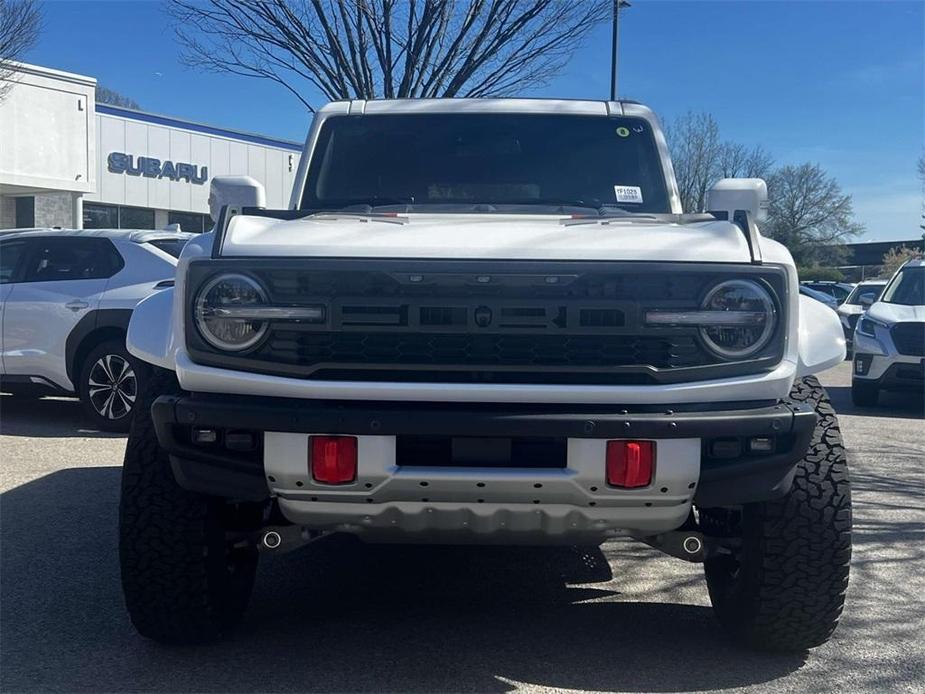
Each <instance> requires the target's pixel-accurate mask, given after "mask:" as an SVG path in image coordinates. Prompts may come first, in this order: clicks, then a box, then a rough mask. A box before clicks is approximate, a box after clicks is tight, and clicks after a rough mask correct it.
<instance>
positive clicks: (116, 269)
mask: <svg viewBox="0 0 925 694" xmlns="http://www.w3.org/2000/svg"><path fill="white" fill-rule="evenodd" d="M190 237H192V234H182V233H172V232H166V233H165V232H157V231H128V230H92V231H91V230H87V231H83V230H60V229H32V230H22V231H10V232H3V233H2V234H0V388H2V390H4V391H6V392H11V393H13V394H18V395H23V396H25V395H42V394H54V393H63V394H77V395H78V396H79V397H80V400H81V403H82V404H83V407H84V410H85V411H86V413H87V415H88V416H89V417H90V419H91V420H92V421H93V422H94V424H95V425H96V426H98V427H99V428H101V429H106V430H111V431H127V430H128V426H129V422H130V419H131V413H132V411H133V409H134V403H135V401H136V398H137V396H138V388H139V383H138V378H139V375H138V372H137V370H136V368H135V360H134V359H133V358H132V357H131V356H130V355H129V354H128V352H127V351H126V349H125V331H126V329H127V328H128V323H129V318H130V316H131V314H132V310H133V309H134V307H135V304H137V303H138V302H139V301H140V300H141V299H143V298H144V297H146V296H147V295H148V294H150V293H151V292H152V291H156V290H158V289H163V288H165V287H169V286H172V285H173V276H174V272H175V270H176V263H177V256H179V255H180V251H181V250H182V248H183V245H184V244H185V243H186V241H187V240H188V239H189V238H190Z"/></svg>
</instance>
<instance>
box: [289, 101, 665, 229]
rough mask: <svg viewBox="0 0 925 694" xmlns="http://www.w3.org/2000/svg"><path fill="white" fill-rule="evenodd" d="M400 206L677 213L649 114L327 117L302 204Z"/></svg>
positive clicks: (324, 207)
mask: <svg viewBox="0 0 925 694" xmlns="http://www.w3.org/2000/svg"><path fill="white" fill-rule="evenodd" d="M394 204H400V205H410V206H413V209H417V208H419V207H422V208H424V209H427V208H428V207H430V209H434V206H443V207H444V208H445V209H448V210H449V209H452V210H454V211H456V210H458V211H467V210H470V209H472V208H473V207H474V206H478V205H483V206H485V205H490V206H491V208H492V210H497V211H510V212H551V211H553V210H552V209H543V208H557V207H562V206H573V207H579V206H580V207H585V206H586V207H593V208H601V207H606V208H607V209H613V210H614V211H615V212H617V213H619V211H620V210H625V211H629V212H648V213H652V212H655V213H669V212H671V208H670V206H669V202H668V192H667V189H666V186H665V178H664V174H663V172H662V166H661V159H660V157H659V154H658V149H657V147H656V145H655V139H654V137H653V135H652V129H651V128H650V127H649V124H648V123H647V122H646V121H645V120H643V119H640V118H622V117H620V118H607V117H594V116H580V115H538V114H522V113H520V114H508V113H491V114H485V113H479V114H394V115H374V116H362V117H356V116H336V117H332V118H329V119H328V120H327V121H325V123H324V125H323V126H322V129H321V132H320V133H319V137H318V141H317V143H316V146H315V149H314V154H313V156H312V159H311V163H310V165H309V170H308V177H307V182H306V187H305V191H304V193H303V196H302V205H301V207H302V209H304V210H331V209H340V208H344V207H348V206H352V205H370V206H377V205H394ZM472 211H486V210H479V209H475V210H472ZM488 211H491V210H488Z"/></svg>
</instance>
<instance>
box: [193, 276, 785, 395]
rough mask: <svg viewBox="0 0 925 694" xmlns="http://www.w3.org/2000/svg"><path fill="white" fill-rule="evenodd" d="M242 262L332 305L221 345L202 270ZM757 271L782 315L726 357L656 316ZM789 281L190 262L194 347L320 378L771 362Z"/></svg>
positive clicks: (496, 375)
mask: <svg viewBox="0 0 925 694" xmlns="http://www.w3.org/2000/svg"><path fill="white" fill-rule="evenodd" d="M224 272H243V273H245V274H248V275H250V276H252V277H254V278H255V279H257V280H258V281H259V282H260V283H261V284H262V285H263V286H264V287H266V289H267V294H268V296H269V301H270V302H271V303H272V304H274V305H278V306H318V305H323V306H325V320H324V322H322V323H317V324H310V323H297V322H279V323H274V324H272V325H271V326H270V329H269V330H268V331H267V334H266V336H265V338H264V339H263V340H262V341H261V342H260V343H259V344H258V345H256V346H255V347H254V348H252V349H251V350H249V351H248V352H246V353H243V354H229V353H226V352H221V351H219V350H216V349H214V348H213V347H211V346H210V345H209V344H208V343H206V342H205V340H203V339H202V337H201V336H200V334H199V332H198V328H197V327H196V326H195V321H194V320H193V314H192V310H193V303H194V301H195V297H196V294H197V291H198V288H199V287H201V286H202V285H203V284H204V283H205V282H207V281H209V280H210V279H211V278H213V277H214V276H215V275H217V274H221V273H224ZM741 277H749V278H752V279H755V280H756V281H759V282H760V283H762V284H763V285H764V286H765V287H766V288H767V289H768V290H769V291H770V292H771V294H772V296H774V297H775V302H776V310H777V314H778V323H777V328H776V329H775V334H774V335H773V336H772V338H771V340H770V342H769V343H768V345H767V346H766V347H765V348H764V349H763V350H762V351H761V352H760V353H759V354H757V355H755V356H754V357H752V358H750V359H749V360H747V361H726V360H723V359H722V358H720V357H718V356H716V355H715V354H714V353H713V352H711V351H710V350H709V349H708V348H707V347H706V346H705V344H704V343H703V341H702V339H701V338H700V335H699V332H698V330H697V328H695V327H661V326H659V327H654V326H647V325H645V324H644V322H643V316H644V313H645V311H647V310H650V309H655V308H657V309H695V308H698V307H699V305H700V302H701V300H702V299H703V297H704V296H705V294H706V293H707V291H708V290H709V289H710V288H711V287H712V286H713V285H714V284H716V283H717V282H719V281H722V280H726V279H731V278H741ZM786 296H787V282H786V273H785V272H784V270H783V268H780V267H777V266H758V265H746V264H743V265H727V264H705V263H704V264H701V263H696V264H694V263H651V262H631V263H611V262H592V261H587V262H558V261H549V262H546V261H477V260H471V261H470V260H466V261H447V260H399V259H395V260H392V259H369V260H367V259H333V258H332V259H321V258H304V259H295V260H293V259H284V258H222V259H212V260H205V259H204V260H197V261H193V262H192V263H191V264H190V267H189V275H188V282H187V295H186V298H185V299H186V305H187V314H186V336H187V348H188V351H189V354H190V357H191V358H192V359H193V361H195V362H197V363H200V364H204V365H208V366H215V367H218V368H226V369H233V370H239V371H248V372H254V373H264V374H271V375H280V376H289V377H297V378H311V379H317V380H350V381H393V382H396V381H398V382H432V383H518V384H603V385H627V384H632V385H645V384H656V383H676V382H685V381H696V380H707V379H711V378H722V377H727V376H735V375H742V374H748V373H758V372H762V371H768V370H770V369H772V368H773V367H774V366H775V365H776V364H777V363H779V362H780V359H781V358H782V355H783V351H784V342H785V332H786V331H785V326H786V305H787V300H786Z"/></svg>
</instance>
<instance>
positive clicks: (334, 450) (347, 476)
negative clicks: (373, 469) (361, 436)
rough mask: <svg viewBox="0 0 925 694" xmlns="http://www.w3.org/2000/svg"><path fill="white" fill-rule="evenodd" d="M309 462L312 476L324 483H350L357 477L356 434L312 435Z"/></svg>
mask: <svg viewBox="0 0 925 694" xmlns="http://www.w3.org/2000/svg"><path fill="white" fill-rule="evenodd" d="M310 444H311V445H310V446H309V452H310V455H311V461H310V463H309V465H310V467H311V471H312V477H313V478H314V479H315V481H316V482H323V483H324V484H348V483H350V482H353V481H354V480H355V479H356V477H357V439H356V437H355V436H312V437H311V441H310Z"/></svg>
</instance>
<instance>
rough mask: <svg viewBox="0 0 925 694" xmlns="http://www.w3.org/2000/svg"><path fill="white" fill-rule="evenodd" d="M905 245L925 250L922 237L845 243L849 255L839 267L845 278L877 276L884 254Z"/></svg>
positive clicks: (856, 278) (854, 279)
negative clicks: (905, 239) (906, 239)
mask: <svg viewBox="0 0 925 694" xmlns="http://www.w3.org/2000/svg"><path fill="white" fill-rule="evenodd" d="M903 246H905V247H906V248H912V249H914V250H917V251H919V252H920V253H923V252H925V241H923V240H922V239H910V240H908V241H868V242H862V243H849V244H845V247H846V248H847V249H848V257H847V258H846V259H845V264H844V265H842V266H840V267H839V268H838V269H839V270H841V271H842V272H843V273H844V274H845V279H849V280H853V281H857V280H862V279H866V278H868V277H876V276H877V274H878V273H879V271H880V266H881V264H882V263H883V256H884V255H886V254H887V253H889V252H890V249H891V248H902V247H903Z"/></svg>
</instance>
